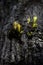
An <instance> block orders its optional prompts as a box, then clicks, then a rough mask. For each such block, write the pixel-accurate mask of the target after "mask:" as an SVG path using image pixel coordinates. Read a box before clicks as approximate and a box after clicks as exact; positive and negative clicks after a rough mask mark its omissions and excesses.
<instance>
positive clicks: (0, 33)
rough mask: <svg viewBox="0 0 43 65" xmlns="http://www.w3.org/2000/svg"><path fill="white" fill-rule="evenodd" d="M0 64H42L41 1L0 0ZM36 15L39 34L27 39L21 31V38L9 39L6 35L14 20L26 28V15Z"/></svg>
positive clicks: (42, 24)
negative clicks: (19, 40) (18, 39)
mask: <svg viewBox="0 0 43 65" xmlns="http://www.w3.org/2000/svg"><path fill="white" fill-rule="evenodd" d="M0 9H1V10H0V11H1V12H0V16H1V17H0V18H1V21H0V64H1V65H8V64H10V65H11V64H29V65H43V37H42V36H43V2H38V1H35V0H34V2H32V1H30V0H25V1H23V0H21V1H20V0H14V1H12V0H9V1H7V0H4V1H3V0H1V2H0ZM34 15H36V16H37V17H38V30H39V33H41V35H39V36H38V33H37V35H36V34H35V36H33V37H32V38H31V39H28V36H26V33H23V34H22V36H21V38H20V39H21V40H22V41H23V42H18V41H17V40H15V39H12V40H9V38H8V37H7V35H8V31H9V29H11V26H12V23H13V22H14V20H17V21H19V22H20V23H21V24H22V25H24V30H25V31H28V29H27V28H26V26H27V24H26V22H25V21H26V20H27V17H28V16H30V17H31V19H32V17H33V16H34ZM15 35H16V34H15Z"/></svg>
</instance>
